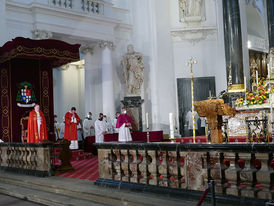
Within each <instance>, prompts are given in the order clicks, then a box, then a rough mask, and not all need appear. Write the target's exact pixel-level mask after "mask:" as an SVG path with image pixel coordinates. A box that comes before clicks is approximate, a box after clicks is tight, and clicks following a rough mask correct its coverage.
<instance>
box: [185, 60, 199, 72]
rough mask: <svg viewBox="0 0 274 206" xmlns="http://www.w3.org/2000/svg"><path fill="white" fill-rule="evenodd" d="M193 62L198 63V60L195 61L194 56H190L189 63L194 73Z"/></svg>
mask: <svg viewBox="0 0 274 206" xmlns="http://www.w3.org/2000/svg"><path fill="white" fill-rule="evenodd" d="M193 64H197V61H195V60H194V59H193V57H191V58H190V60H189V62H187V65H188V66H189V65H190V70H191V73H193V69H192V68H193Z"/></svg>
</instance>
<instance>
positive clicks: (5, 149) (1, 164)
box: [0, 143, 53, 176]
mask: <svg viewBox="0 0 274 206" xmlns="http://www.w3.org/2000/svg"><path fill="white" fill-rule="evenodd" d="M52 148H53V144H51V143H31V144H27V143H0V169H1V170H10V171H15V172H20V173H25V174H30V175H35V176H50V175H52V174H53V173H52V169H51V150H52Z"/></svg>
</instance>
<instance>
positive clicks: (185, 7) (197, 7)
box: [179, 0, 203, 22]
mask: <svg viewBox="0 0 274 206" xmlns="http://www.w3.org/2000/svg"><path fill="white" fill-rule="evenodd" d="M202 6H203V0H179V7H180V13H181V18H180V19H181V21H183V22H185V21H196V20H202V8H203V7H202ZM193 17H194V18H193ZM197 17H198V18H197Z"/></svg>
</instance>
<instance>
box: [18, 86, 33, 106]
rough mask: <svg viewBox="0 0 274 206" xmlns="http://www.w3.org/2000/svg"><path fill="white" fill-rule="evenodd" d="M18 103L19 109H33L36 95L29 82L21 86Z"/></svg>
mask: <svg viewBox="0 0 274 206" xmlns="http://www.w3.org/2000/svg"><path fill="white" fill-rule="evenodd" d="M16 101H17V105H18V106H19V107H33V106H34V105H35V103H34V102H35V101H36V98H35V94H34V91H33V88H32V85H31V84H30V83H29V82H21V83H20V84H19V87H18V92H17V97H16Z"/></svg>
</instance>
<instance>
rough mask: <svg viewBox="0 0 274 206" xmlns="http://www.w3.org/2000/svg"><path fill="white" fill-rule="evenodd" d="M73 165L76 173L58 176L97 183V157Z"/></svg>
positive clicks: (75, 162)
mask: <svg viewBox="0 0 274 206" xmlns="http://www.w3.org/2000/svg"><path fill="white" fill-rule="evenodd" d="M71 164H72V167H73V168H74V169H75V170H74V171H72V172H66V173H62V174H58V175H57V176H60V177H70V178H75V179H87V180H90V181H95V180H96V179H97V178H98V177H99V173H98V159H97V156H95V157H92V158H91V159H84V160H76V161H72V162H71Z"/></svg>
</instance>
